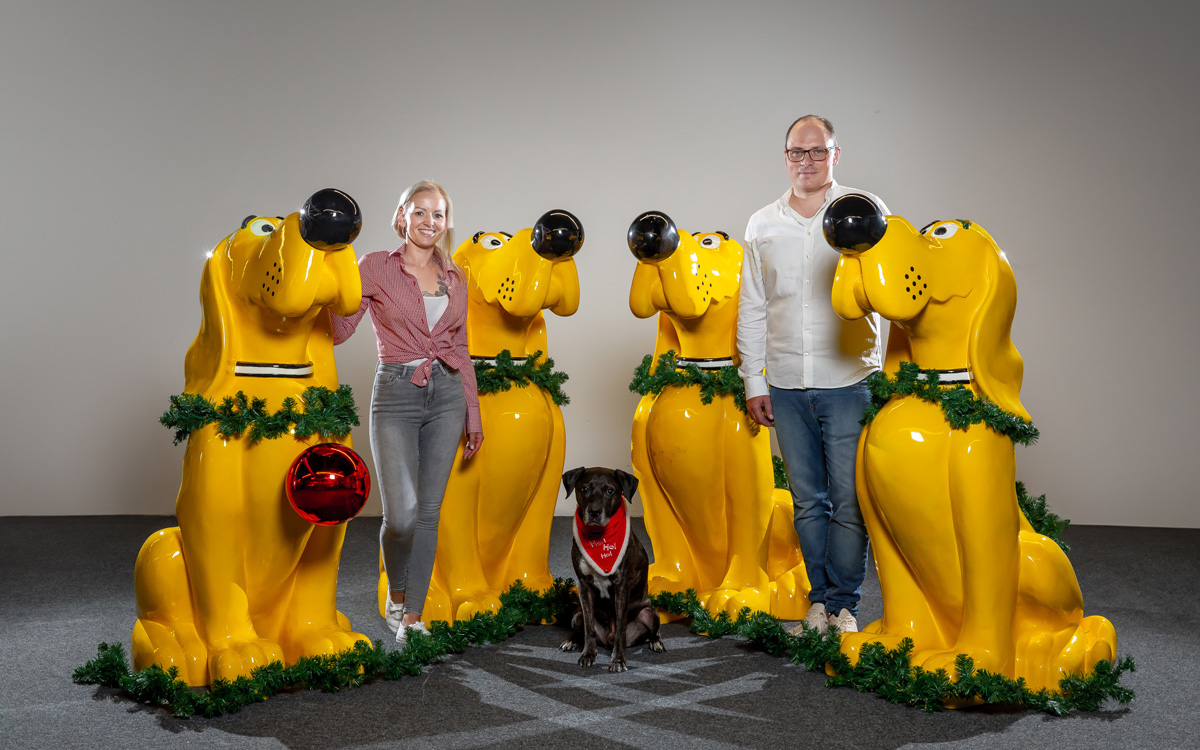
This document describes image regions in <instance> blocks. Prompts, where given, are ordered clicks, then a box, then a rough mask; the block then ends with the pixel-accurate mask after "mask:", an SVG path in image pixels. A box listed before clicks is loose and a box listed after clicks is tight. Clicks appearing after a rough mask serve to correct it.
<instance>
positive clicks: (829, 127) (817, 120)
mask: <svg viewBox="0 0 1200 750" xmlns="http://www.w3.org/2000/svg"><path fill="white" fill-rule="evenodd" d="M803 122H811V123H813V124H815V125H818V126H820V128H821V129H822V130H824V131H825V137H826V138H827V139H829V140H832V141H833V145H834V146H836V145H837V136H836V135H834V132H833V123H832V122H830V121H829V120H827V119H825V118H824V117H821V116H820V115H804V116H803V117H797V118H796V119H795V120H794V121H793V122H792V124H791V125H788V129H787V132H786V133H784V134H783V147H784V148H787V141H788V138H789V137H790V136H791V134H792V131H793V130H794V129H795V128H796V126H797V125H799V124H800V123H803Z"/></svg>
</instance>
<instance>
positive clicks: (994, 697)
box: [73, 578, 1136, 718]
mask: <svg viewBox="0 0 1200 750" xmlns="http://www.w3.org/2000/svg"><path fill="white" fill-rule="evenodd" d="M576 601H577V598H576V594H575V590H574V581H572V580H571V579H566V580H564V579H561V578H556V579H555V580H554V586H553V587H552V588H550V589H548V590H547V591H545V592H543V593H540V594H539V593H535V592H532V591H529V590H528V589H526V588H525V587H524V585H523V584H522V583H521V582H520V581H516V582H514V583H513V585H512V587H511V588H509V590H508V591H506V592H504V593H503V594H501V595H500V604H501V607H500V610H499V611H498V612H496V613H494V614H493V613H480V614H476V615H475V616H474V617H472V618H471V619H469V620H459V621H458V622H455V623H454V624H453V625H450V624H448V623H446V622H435V623H433V624H432V626H431V627H430V631H431V632H430V634H429V635H424V634H421V633H415V632H410V633H409V641H408V646H407V647H406V648H405V649H404V650H403V651H387V650H385V649H384V648H383V643H382V642H381V641H375V643H374V645H368V644H367V643H365V642H363V641H359V642H358V643H357V644H355V646H354V647H353V648H351V649H348V650H346V651H343V652H342V653H340V654H334V655H330V656H317V657H305V658H302V659H299V660H298V661H297V662H296V663H295V664H293V665H292V666H290V667H286V668H285V667H284V666H283V665H282V664H280V663H279V662H274V663H272V664H268V665H266V666H263V667H259V668H258V669H255V670H254V671H253V672H251V674H250V676H249V677H239V678H237V679H236V680H233V681H228V680H214V681H213V683H212V685H210V686H209V688H208V689H207V690H194V689H193V688H191V687H189V686H188V685H187V684H186V683H184V682H183V680H181V679H179V672H178V669H177V668H176V667H171V668H170V669H169V670H166V671H164V670H163V669H162V668H161V667H158V666H157V665H151V666H149V667H147V668H146V669H143V670H142V671H140V672H137V673H133V672H131V670H130V668H129V661H128V659H127V658H126V656H125V650H124V648H123V647H122V646H121V645H120V644H117V645H109V644H107V643H101V644H100V646H99V649H98V652H97V656H96V658H95V659H93V660H92V661H89V662H87V663H86V664H84V665H83V666H81V667H79V668H78V669H76V670H75V672H74V674H73V679H74V681H75V682H77V683H80V684H84V685H103V686H105V687H109V688H113V689H118V690H121V691H123V692H124V693H125V694H126V696H127V697H129V698H132V699H133V700H136V701H138V702H139V703H144V704H147V705H152V706H160V707H166V708H170V709H171V711H172V712H174V714H175V715H176V716H179V717H184V718H186V717H189V716H196V715H202V716H207V717H212V716H218V715H220V714H225V713H233V712H236V711H238V710H239V709H241V708H242V707H244V706H248V705H251V704H253V703H259V702H262V701H264V700H267V699H268V698H270V697H272V696H274V695H276V694H278V693H280V692H283V691H287V690H305V689H307V690H323V691H326V692H337V691H338V690H342V689H347V688H355V687H359V686H360V685H362V684H364V683H366V682H369V681H371V680H375V679H385V680H395V679H399V678H400V677H403V676H405V675H418V674H420V673H421V670H422V668H423V667H425V666H427V665H429V664H433V663H434V662H438V661H440V660H441V659H442V658H443V657H445V656H446V654H450V653H462V652H463V651H464V650H465V649H466V647H467V646H470V645H476V644H480V643H501V642H503V641H505V640H507V639H509V638H511V637H512V636H513V634H515V633H516V632H517V630H519V629H520V628H521V627H522V626H524V625H526V624H529V623H543V622H545V623H554V624H558V625H562V626H566V625H567V623H569V622H570V619H571V615H572V613H573V612H574V609H575V605H576ZM652 601H653V603H654V606H656V607H658V608H659V609H662V610H665V611H668V612H671V613H673V614H677V615H678V614H681V615H687V616H689V617H691V619H692V622H691V629H692V631H693V632H695V633H701V634H704V635H707V636H708V637H709V638H720V637H721V636H725V635H734V636H740V637H742V638H746V639H747V640H749V641H750V643H751V644H752V645H753V646H754V647H756V648H758V649H761V650H763V651H765V652H766V653H768V654H770V655H772V656H777V657H779V656H787V657H789V658H790V659H791V661H792V663H794V664H804V665H805V666H806V667H807V668H808V669H809V670H813V671H820V670H823V669H824V668H825V665H826V664H832V665H833V667H834V669H835V670H836V672H837V675H836V676H834V677H830V678H829V679H828V680H827V681H826V685H828V686H829V687H853V688H855V689H856V690H859V691H862V692H874V693H876V694H878V695H879V696H880V697H883V698H886V699H887V700H889V701H891V702H893V703H901V704H904V705H908V706H918V707H920V708H922V709H923V710H925V711H939V710H941V709H942V708H944V704H945V702H946V701H948V700H971V699H976V698H978V699H982V700H983V702H985V703H1000V704H1007V705H1020V706H1024V707H1026V708H1029V709H1033V710H1037V711H1044V712H1046V713H1051V714H1054V715H1056V716H1062V715H1065V714H1067V713H1069V712H1071V711H1095V710H1097V709H1098V708H1100V705H1101V704H1102V703H1103V702H1104V701H1105V700H1106V699H1108V698H1112V699H1113V700H1116V701H1117V702H1119V703H1129V702H1130V701H1131V700H1133V697H1134V694H1133V691H1132V690H1130V689H1128V688H1125V687H1122V686H1121V685H1120V684H1119V683H1120V678H1121V675H1122V674H1124V673H1125V672H1132V671H1135V670H1136V667H1135V666H1134V663H1133V658H1132V657H1130V656H1126V657H1125V658H1124V659H1122V660H1121V661H1120V662H1119V663H1118V664H1117V665H1116V666H1113V665H1112V664H1110V663H1109V662H1107V661H1101V662H1099V663H1098V664H1097V665H1096V669H1095V670H1094V671H1093V672H1092V673H1091V674H1090V675H1086V676H1080V675H1072V676H1069V677H1066V678H1063V679H1062V680H1060V681H1059V692H1051V691H1048V690H1044V689H1043V690H1038V691H1037V692H1034V691H1031V690H1029V689H1028V688H1026V687H1025V683H1024V680H1015V681H1014V680H1009V679H1008V678H1006V677H1002V676H1000V675H996V674H992V673H990V672H987V671H985V670H975V669H974V665H973V662H972V661H971V658H970V657H968V656H966V655H959V657H958V660H957V661H956V663H955V675H954V677H955V678H956V679H952V678H951V677H950V676H949V675H948V674H947V673H946V672H945V671H944V670H938V671H936V672H928V671H925V670H923V669H921V668H920V667H913V666H911V657H912V649H913V645H912V642H911V641H909V640H907V639H906V640H905V641H904V642H903V643H902V644H901V645H900V646H899V647H898V648H896V649H892V650H890V651H889V650H886V649H884V648H883V646H882V645H880V644H868V645H867V646H865V647H863V650H862V652H861V656H860V658H859V662H858V664H857V665H856V666H853V667H851V666H850V662H849V659H847V657H846V656H845V654H843V653H841V651H840V644H841V639H840V637H839V636H838V635H837V634H836V632H833V631H831V632H829V633H826V634H821V633H818V632H817V631H816V630H814V629H812V628H810V627H808V626H807V625H806V626H805V627H804V628H803V632H802V634H800V635H793V634H791V633H788V632H787V631H786V630H784V629H783V627H782V625H780V621H779V620H778V618H776V617H773V616H771V615H769V614H767V613H766V612H751V611H750V609H749V608H748V607H746V608H743V609H742V611H741V612H739V613H738V615H737V617H736V618H732V617H730V616H729V613H727V612H720V613H718V614H716V615H712V614H710V613H709V612H708V611H707V610H705V609H704V608H703V607H702V606H700V601H699V599H698V598H697V596H696V592H695V591H694V590H691V589H689V590H688V591H687V592H685V593H682V594H668V593H663V594H658V595H656V596H654V597H652Z"/></svg>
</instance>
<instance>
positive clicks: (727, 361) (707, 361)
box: [675, 357, 733, 370]
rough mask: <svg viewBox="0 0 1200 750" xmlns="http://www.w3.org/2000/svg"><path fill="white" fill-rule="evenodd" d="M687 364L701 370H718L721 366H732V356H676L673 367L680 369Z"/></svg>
mask: <svg viewBox="0 0 1200 750" xmlns="http://www.w3.org/2000/svg"><path fill="white" fill-rule="evenodd" d="M688 365H695V366H696V367H699V368H700V369H701V370H720V369H721V368H723V367H732V366H733V358H732V357H676V358H675V367H677V368H679V369H680V370H682V369H684V368H686V367H687V366H688Z"/></svg>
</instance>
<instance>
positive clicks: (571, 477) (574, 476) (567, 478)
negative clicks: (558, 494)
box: [563, 466, 587, 497]
mask: <svg viewBox="0 0 1200 750" xmlns="http://www.w3.org/2000/svg"><path fill="white" fill-rule="evenodd" d="M585 471H587V467H586V466H580V467H579V468H578V469H571V470H570V471H568V472H566V473H564V474H563V487H564V488H565V489H566V491H567V497H570V496H571V493H572V492H574V491H575V483H576V482H578V481H579V477H580V476H582V475H583V472H585Z"/></svg>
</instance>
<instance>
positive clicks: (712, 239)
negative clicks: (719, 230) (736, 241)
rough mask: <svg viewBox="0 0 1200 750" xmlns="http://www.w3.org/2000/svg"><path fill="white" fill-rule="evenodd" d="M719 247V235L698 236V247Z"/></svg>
mask: <svg viewBox="0 0 1200 750" xmlns="http://www.w3.org/2000/svg"><path fill="white" fill-rule="evenodd" d="M720 246H721V235H719V234H704V235H701V236H700V247H707V248H718V247H720Z"/></svg>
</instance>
